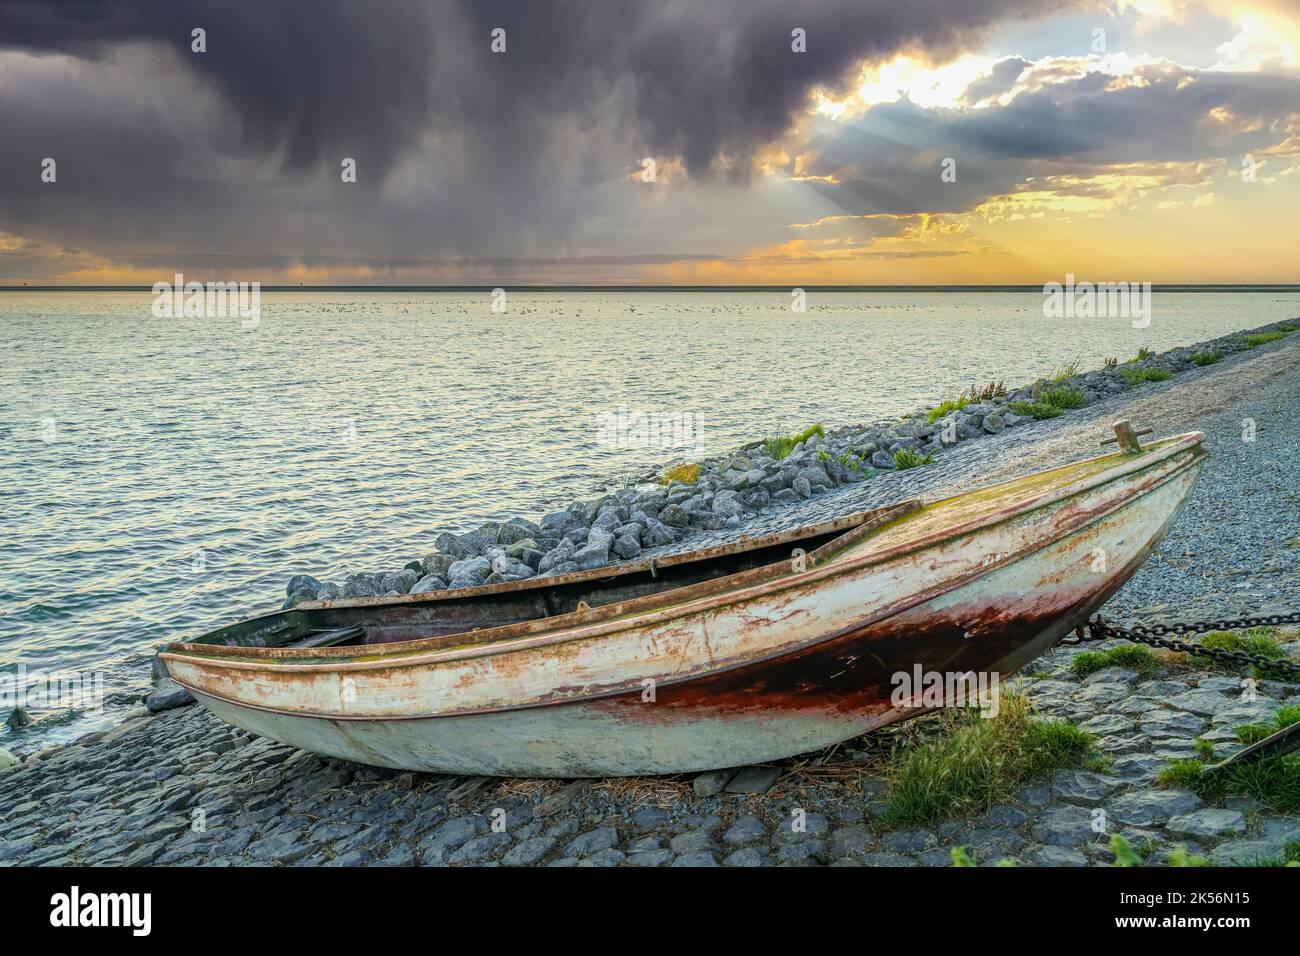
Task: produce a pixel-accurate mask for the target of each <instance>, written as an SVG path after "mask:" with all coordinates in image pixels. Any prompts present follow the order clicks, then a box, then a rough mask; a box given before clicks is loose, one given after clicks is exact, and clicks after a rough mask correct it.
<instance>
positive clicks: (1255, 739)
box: [1237, 724, 1273, 747]
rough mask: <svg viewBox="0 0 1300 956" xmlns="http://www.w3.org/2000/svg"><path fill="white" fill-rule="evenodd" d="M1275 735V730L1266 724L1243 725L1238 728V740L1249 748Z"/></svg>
mask: <svg viewBox="0 0 1300 956" xmlns="http://www.w3.org/2000/svg"><path fill="white" fill-rule="evenodd" d="M1272 733H1273V728H1272V727H1268V726H1265V725H1264V724H1242V725H1241V726H1240V727H1238V728H1237V739H1238V740H1240V741H1241V742H1242V743H1243V744H1245V745H1246V746H1247V747H1249V746H1250V745H1251V744H1257V743H1259V742H1260V741H1261V740H1263V739H1264V738H1265V737H1267V736H1269V735H1270V734H1272Z"/></svg>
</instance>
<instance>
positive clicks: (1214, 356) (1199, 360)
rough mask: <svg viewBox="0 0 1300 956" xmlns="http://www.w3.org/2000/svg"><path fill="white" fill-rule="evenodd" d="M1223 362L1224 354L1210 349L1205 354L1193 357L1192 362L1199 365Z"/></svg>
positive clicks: (1197, 354) (1201, 353)
mask: <svg viewBox="0 0 1300 956" xmlns="http://www.w3.org/2000/svg"><path fill="white" fill-rule="evenodd" d="M1222 360H1223V353H1222V352H1217V351H1215V350H1214V349H1210V350H1208V351H1205V352H1197V353H1196V354H1195V355H1193V356H1192V361H1193V362H1194V363H1195V364H1197V365H1202V366H1204V365H1213V364H1214V363H1215V362H1219V361H1222Z"/></svg>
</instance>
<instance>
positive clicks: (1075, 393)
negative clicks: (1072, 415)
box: [1038, 385, 1088, 409]
mask: <svg viewBox="0 0 1300 956" xmlns="http://www.w3.org/2000/svg"><path fill="white" fill-rule="evenodd" d="M1038 400H1039V401H1040V402H1045V403H1046V404H1048V405H1051V406H1052V407H1053V408H1060V409H1066V408H1083V406H1085V405H1087V404H1088V399H1087V398H1086V397H1085V396H1084V394H1083V389H1081V388H1078V387H1076V386H1074V385H1062V386H1059V387H1058V388H1045V389H1043V391H1042V392H1041V393H1040V394H1039V396H1038Z"/></svg>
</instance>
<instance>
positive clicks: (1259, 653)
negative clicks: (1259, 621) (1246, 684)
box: [1198, 627, 1292, 680]
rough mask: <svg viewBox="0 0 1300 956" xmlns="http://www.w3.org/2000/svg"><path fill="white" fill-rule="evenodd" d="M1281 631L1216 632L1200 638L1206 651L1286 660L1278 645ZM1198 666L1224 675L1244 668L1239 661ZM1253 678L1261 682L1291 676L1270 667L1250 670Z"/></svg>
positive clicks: (1216, 661) (1214, 661)
mask: <svg viewBox="0 0 1300 956" xmlns="http://www.w3.org/2000/svg"><path fill="white" fill-rule="evenodd" d="M1278 634H1279V631H1278V629H1277V628H1276V627H1252V628H1250V629H1249V630H1247V631H1241V632H1238V631H1213V632H1212V633H1210V634H1206V635H1205V636H1204V637H1202V638H1201V644H1202V645H1203V646H1204V647H1217V648H1218V649H1220V650H1224V651H1244V652H1245V653H1247V654H1251V655H1253V656H1255V657H1270V658H1273V659H1275V660H1279V661H1284V660H1287V653H1286V651H1284V650H1283V649H1282V645H1280V644H1279V643H1278V642H1277V636H1278ZM1198 666H1203V667H1211V668H1213V669H1215V670H1221V671H1237V670H1239V669H1240V668H1241V667H1242V665H1241V664H1239V663H1237V662H1236V661H1219V660H1212V661H1209V662H1198ZM1251 674H1252V676H1254V677H1257V678H1259V679H1261V680H1268V679H1273V680H1288V679H1292V677H1291V675H1289V674H1288V672H1287V671H1286V670H1284V669H1282V668H1279V667H1269V666H1268V665H1267V664H1264V665H1256V666H1252V667H1251Z"/></svg>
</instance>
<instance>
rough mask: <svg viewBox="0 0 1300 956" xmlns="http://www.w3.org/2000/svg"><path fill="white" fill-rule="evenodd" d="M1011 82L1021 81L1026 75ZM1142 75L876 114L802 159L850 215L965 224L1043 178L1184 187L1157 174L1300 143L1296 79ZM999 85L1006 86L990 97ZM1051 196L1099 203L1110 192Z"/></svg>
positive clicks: (1168, 68)
mask: <svg viewBox="0 0 1300 956" xmlns="http://www.w3.org/2000/svg"><path fill="white" fill-rule="evenodd" d="M1008 62H1012V61H1005V60H1004V61H1002V63H1004V64H1005V63H1008ZM1007 71H1008V75H1009V74H1010V73H1011V72H1015V73H1016V74H1017V75H1019V74H1020V73H1022V72H1023V66H1015V67H1007ZM1140 75H1141V77H1142V78H1143V79H1144V81H1145V82H1144V83H1142V84H1136V83H1133V82H1132V81H1131V80H1129V79H1123V80H1121V81H1119V82H1116V80H1115V78H1114V77H1111V76H1109V75H1107V74H1104V73H1101V72H1094V73H1090V74H1087V75H1085V76H1080V77H1076V78H1074V79H1070V80H1068V81H1065V82H1055V83H1052V84H1050V85H1047V86H1043V87H1041V88H1034V87H1033V86H1032V85H1031V86H1030V87H1029V88H1027V89H1025V90H1023V91H1021V92H1019V93H1018V94H1017V95H1016V96H1015V98H1014V99H1012V100H1011V102H1010V103H1008V104H1007V105H1006V106H1003V107H991V108H986V109H978V110H957V109H925V108H922V107H919V106H917V105H916V104H914V103H912V102H910V101H908V100H906V99H904V100H900V101H899V102H897V103H890V104H884V105H880V106H876V107H875V108H873V109H872V110H871V111H870V112H869V113H867V114H866V115H865V116H863V117H862V118H861V119H859V120H857V121H855V122H853V123H851V124H850V125H849V127H848V128H847V129H844V128H836V129H834V130H832V131H830V132H829V133H827V134H825V135H819V136H815V137H814V138H813V140H812V142H811V143H810V144H809V149H810V151H814V152H815V153H816V155H817V160H816V161H815V162H813V163H810V164H809V167H808V170H807V171H808V172H809V173H810V174H811V175H823V176H825V175H830V174H835V175H836V178H837V179H838V181H837V182H833V183H822V184H819V185H818V186H817V187H816V188H817V189H818V191H819V192H821V193H822V194H823V195H824V196H826V197H827V198H828V199H830V200H831V201H832V202H834V203H835V204H836V206H838V207H839V208H840V209H842V210H844V211H845V212H846V213H849V214H854V215H871V214H877V213H891V214H898V213H909V212H914V211H916V210H928V211H932V212H961V211H965V210H969V209H971V208H972V207H974V206H976V205H978V204H979V203H980V202H982V201H984V200H986V199H988V198H989V197H991V196H998V195H1003V194H1006V193H1010V192H1014V191H1015V190H1016V188H1017V186H1018V185H1020V184H1022V183H1025V182H1026V181H1028V180H1029V178H1030V177H1036V178H1037V180H1038V184H1039V186H1040V187H1041V188H1046V184H1045V183H1044V182H1043V178H1044V177H1046V176H1062V177H1085V178H1086V177H1090V176H1096V175H1098V174H1104V173H1107V172H1110V171H1112V170H1113V171H1117V172H1120V173H1123V172H1125V170H1126V169H1127V171H1129V172H1141V167H1143V166H1144V165H1145V166H1147V167H1149V168H1150V169H1151V170H1152V171H1153V172H1154V173H1156V174H1157V175H1162V176H1167V177H1170V179H1171V181H1184V180H1185V179H1186V177H1183V178H1182V179H1179V174H1178V172H1177V171H1176V170H1162V169H1160V167H1161V165H1162V164H1191V167H1192V169H1193V171H1194V170H1195V168H1197V167H1196V165H1195V164H1198V163H1205V164H1213V163H1218V162H1222V161H1229V162H1231V163H1233V164H1236V163H1237V162H1239V161H1240V160H1241V158H1242V157H1243V156H1245V155H1246V154H1247V153H1250V152H1252V151H1255V152H1257V153H1259V152H1261V151H1263V150H1264V149H1266V148H1268V147H1270V146H1273V145H1276V144H1277V143H1279V142H1281V141H1283V140H1284V139H1286V138H1287V136H1288V135H1296V134H1297V133H1300V76H1297V75H1296V74H1267V73H1229V72H1216V71H1195V70H1186V69H1182V68H1179V67H1176V66H1174V65H1172V64H1161V65H1153V66H1150V67H1146V68H1143V69H1142V70H1141V71H1140ZM1003 83H1005V76H1004V77H1003V79H1002V80H1001V81H999V82H998V84H996V85H1002V84H1003ZM996 85H995V86H994V87H993V88H996ZM1010 88H1011V87H1010V86H1007V89H1010ZM989 89H990V86H989V82H988V81H987V80H983V81H977V82H976V83H975V84H973V85H972V87H971V88H970V90H969V91H968V94H967V97H966V99H967V100H968V101H974V100H977V99H980V98H982V97H984V96H987V95H989V93H988V90H989ZM1005 91H1006V90H1003V92H1005ZM1212 111H1215V112H1217V113H1218V116H1219V117H1220V118H1215V117H1214V116H1212V115H1211V112H1212ZM944 157H952V158H953V159H954V160H955V161H956V168H957V180H956V182H942V181H941V179H940V176H939V170H940V161H941V160H942V159H943V158H944ZM1192 178H1193V179H1199V176H1193V177H1192ZM1188 181H1190V180H1188ZM1050 188H1053V189H1056V190H1057V191H1059V192H1062V193H1069V194H1072V195H1102V194H1104V193H1105V192H1106V189H1107V188H1108V187H1107V186H1105V185H1104V184H1100V183H1091V184H1089V183H1076V184H1073V185H1060V184H1053V185H1052V186H1051V187H1050Z"/></svg>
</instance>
